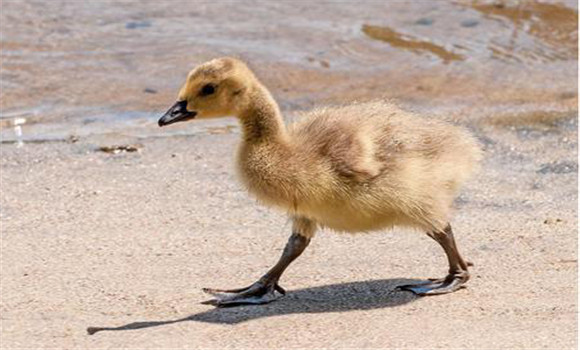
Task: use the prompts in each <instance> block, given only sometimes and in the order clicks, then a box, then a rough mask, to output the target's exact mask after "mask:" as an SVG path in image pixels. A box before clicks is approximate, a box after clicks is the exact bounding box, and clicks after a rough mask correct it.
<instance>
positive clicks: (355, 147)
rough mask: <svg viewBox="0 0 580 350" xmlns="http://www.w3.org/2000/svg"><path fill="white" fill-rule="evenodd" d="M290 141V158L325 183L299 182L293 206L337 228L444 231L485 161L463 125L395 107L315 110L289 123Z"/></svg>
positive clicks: (373, 104)
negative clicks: (468, 183) (469, 180)
mask: <svg viewBox="0 0 580 350" xmlns="http://www.w3.org/2000/svg"><path fill="white" fill-rule="evenodd" d="M289 136H290V137H289V139H290V140H291V148H292V149H293V150H294V152H292V154H294V157H293V158H292V159H289V160H288V161H289V162H291V161H294V162H297V163H301V166H302V168H303V169H309V170H310V171H309V172H310V174H308V175H309V177H310V178H311V176H312V175H313V174H311V173H312V172H316V173H317V174H316V175H317V176H316V178H317V179H318V180H316V181H312V180H310V181H306V182H301V181H299V180H300V179H299V178H298V181H297V183H299V184H300V186H301V188H302V190H301V193H302V195H299V196H298V197H297V198H295V201H296V202H295V203H293V208H288V209H290V210H294V211H295V212H296V213H297V214H300V215H304V216H307V217H311V218H312V219H314V220H316V222H318V223H319V224H321V225H323V226H328V227H330V228H333V229H335V230H338V231H347V232H358V231H371V230H376V229H381V228H384V227H388V226H393V225H405V226H413V227H417V228H420V229H425V230H440V229H443V228H444V227H445V225H446V224H447V222H448V220H449V214H450V213H449V212H450V209H451V204H452V202H453V199H454V198H455V196H456V195H457V192H458V190H459V188H460V186H461V184H462V183H464V181H465V180H466V179H467V178H469V176H470V175H471V174H472V172H473V170H474V169H475V168H476V166H477V163H478V161H479V159H480V158H481V150H480V147H479V145H478V143H477V141H476V140H475V139H474V137H473V136H471V134H470V133H469V132H468V131H467V130H465V129H464V128H462V127H459V126H455V125H452V124H450V123H447V122H443V121H440V120H434V119H428V118H423V117H419V116H416V115H414V114H412V113H409V112H406V111H403V110H401V109H399V108H398V107H396V106H395V105H393V104H390V103H388V102H368V103H357V104H352V105H349V106H343V107H333V108H323V109H318V110H314V111H312V112H309V113H307V114H305V115H303V116H302V118H301V119H300V120H299V121H298V122H297V123H295V124H292V125H290V126H289ZM307 172H308V171H307ZM305 177H306V176H305ZM305 188H306V189H305ZM304 194H306V195H304Z"/></svg>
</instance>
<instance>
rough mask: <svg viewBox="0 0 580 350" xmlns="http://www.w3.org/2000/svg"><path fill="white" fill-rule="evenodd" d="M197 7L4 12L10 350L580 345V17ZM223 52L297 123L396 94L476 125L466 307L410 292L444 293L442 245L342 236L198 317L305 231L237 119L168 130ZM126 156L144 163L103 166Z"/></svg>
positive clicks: (465, 228) (465, 245)
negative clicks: (174, 107) (270, 286)
mask: <svg viewBox="0 0 580 350" xmlns="http://www.w3.org/2000/svg"><path fill="white" fill-rule="evenodd" d="M175 3H176V2H173V1H171V2H170V1H134V0H127V1H123V2H109V1H68V0H51V1H50V2H38V1H24V0H22V1H20V0H19V1H16V0H7V1H2V3H1V4H2V8H1V10H2V11H0V24H1V26H0V29H1V34H2V35H1V36H0V41H1V44H2V50H1V51H0V58H1V60H2V65H0V83H1V89H2V93H0V138H1V139H2V143H1V146H0V147H1V148H0V150H1V152H0V169H1V172H0V180H1V196H0V244H1V257H0V260H1V261H0V267H1V271H0V288H1V290H0V321H1V327H2V329H1V336H0V341H1V347H2V348H6V349H15V348H34V349H38V348H67V349H71V348H79V349H91V348H107V349H112V348H138V349H144V348H276V349H278V348H462V349H463V348H469V349H476V348H478V349H479V348H488V349H490V348H493V349H496V348H501V349H508V348H518V349H529V348H553V349H576V347H577V345H578V344H577V325H578V319H577V310H578V305H577V295H578V294H577V292H578V290H577V271H578V261H577V242H578V236H577V224H578V222H577V195H578V192H577V189H578V187H577V186H578V180H577V179H578V178H577V176H578V160H577V159H578V158H577V157H578V148H577V147H578V144H577V139H578V133H577V127H578V124H577V119H578V118H577V115H578V107H577V106H578V87H577V79H576V78H577V76H578V71H577V63H578V62H577V51H578V34H577V21H578V10H577V6H578V5H577V3H576V2H575V1H570V0H567V1H564V2H561V1H542V2H535V1H523V2H510V1H507V2H500V3H496V2H495V1H477V2H475V1H473V2H472V1H432V2H431V1H430V2H427V1H413V2H403V1H397V2H388V6H387V5H386V4H387V2H383V1H367V2H365V3H364V6H362V5H360V4H359V3H355V2H335V3H333V4H331V5H329V4H328V3H324V2H306V1H303V2H265V1H254V0H244V1H243V2H236V5H237V6H234V5H232V3H230V2H225V1H223V2H222V1H213V2H209V1H208V2H193V1H191V2H179V4H180V6H176V5H175ZM222 55H234V56H238V57H242V58H244V59H246V60H247V61H249V63H250V65H251V66H252V67H253V68H255V71H256V73H257V74H258V76H259V77H260V78H261V79H262V80H263V82H264V83H265V84H266V85H267V86H268V87H269V88H270V89H271V90H272V92H273V94H274V96H275V97H276V98H277V100H278V101H279V103H280V105H281V108H282V110H283V112H284V114H285V115H286V116H293V115H295V114H296V112H297V111H299V110H303V109H308V108H310V107H311V106H313V105H320V104H326V103H343V102H345V101H350V100H353V99H359V100H364V99H373V98H394V99H396V100H397V101H399V103H400V104H401V105H402V106H404V107H405V108H410V109H412V110H414V111H416V112H418V113H428V114H430V115H431V116H432V117H434V118H444V119H448V120H452V121H455V122H457V123H460V124H463V125H465V126H467V127H468V128H470V129H471V130H472V131H473V132H474V133H475V134H476V135H477V137H478V138H479V139H480V140H481V142H482V144H483V145H484V147H485V160H484V162H483V164H482V169H481V171H480V172H479V173H478V175H477V176H476V177H475V178H474V179H473V181H471V182H470V183H469V184H468V186H467V187H466V188H465V189H464V191H463V192H462V194H461V196H460V197H459V198H458V199H457V201H456V209H457V210H456V212H455V216H454V219H453V221H452V224H453V227H454V230H455V232H456V238H457V241H458V244H459V247H460V250H461V251H462V253H463V255H464V256H465V257H466V258H468V259H469V260H470V261H472V262H473V263H474V264H475V266H474V267H473V268H472V279H471V280H470V281H469V283H468V286H467V288H466V289H463V290H461V291H458V292H457V293H453V294H450V295H443V296H436V297H425V298H418V297H415V296H414V295H412V294H411V293H409V292H403V291H397V290H395V287H396V286H397V285H399V284H404V283H408V282H410V281H415V280H416V281H419V280H424V279H426V278H431V277H442V276H444V275H445V273H446V269H447V263H446V259H445V256H444V254H443V252H442V251H441V248H440V247H439V246H438V245H437V244H436V243H435V242H433V241H432V240H431V239H430V238H428V237H427V236H426V235H424V234H422V233H417V232H407V231H402V230H393V231H389V232H376V233H372V234H361V235H354V236H350V235H337V234H334V233H332V232H326V231H323V232H320V233H319V234H318V235H317V236H316V237H315V238H314V239H313V241H312V243H311V245H310V246H309V247H308V249H307V250H306V252H305V253H304V254H303V256H301V257H300V258H299V259H298V260H297V261H296V262H295V263H294V264H293V265H292V266H291V267H290V268H289V270H288V271H287V272H286V274H285V275H284V276H283V279H282V281H281V284H282V286H283V287H285V288H286V289H287V290H288V291H289V292H288V295H287V296H286V297H285V298H284V299H282V300H280V301H277V302H275V303H272V304H269V305H265V306H244V307H237V308H228V309H215V308H213V307H212V306H207V305H202V304H200V302H202V301H204V300H207V299H208V298H209V296H207V295H205V294H203V293H202V291H201V288H203V287H215V288H237V287H243V286H246V285H249V284H250V283H252V282H254V281H255V280H256V279H257V278H259V277H260V276H261V275H262V274H263V273H264V272H265V271H266V270H267V269H268V268H269V267H270V266H271V265H272V264H274V263H275V261H276V260H277V259H278V256H279V255H280V254H281V251H282V248H283V247H284V244H285V242H286V240H287V237H288V236H289V234H290V224H289V222H288V220H287V218H286V217H285V215H284V214H283V213H278V212H275V211H273V210H270V209H268V208H264V207H261V206H259V205H258V204H257V203H256V202H255V201H254V200H252V199H251V198H249V197H248V196H247V194H246V193H245V192H244V191H243V190H242V188H241V187H240V186H239V185H238V183H237V181H236V179H235V177H234V171H233V166H232V164H233V154H234V150H235V147H236V144H237V142H238V139H239V129H238V128H237V127H236V126H235V125H236V122H235V120H233V119H227V120H221V121H212V122H209V121H208V122H202V121H196V122H193V123H189V124H183V125H172V126H170V127H167V128H163V129H159V128H158V127H157V125H156V119H157V117H158V116H159V114H160V113H161V112H162V111H164V110H165V109H166V108H167V107H169V105H171V104H172V103H173V102H174V99H175V95H176V93H177V89H178V87H179V86H180V84H181V83H182V82H183V79H184V77H185V74H186V73H187V71H188V70H189V69H190V68H191V67H192V66H193V65H194V64H197V63H200V62H202V61H204V60H206V59H208V58H212V57H216V56H222ZM21 118H25V119H26V123H25V125H23V126H22V131H23V140H24V145H23V146H22V147H19V146H18V144H17V143H15V141H16V139H17V138H18V135H17V134H16V133H15V130H16V129H14V123H15V122H16V120H18V119H21ZM114 145H135V146H136V147H137V148H138V151H137V152H121V153H118V154H111V153H106V152H102V151H100V150H99V148H100V147H102V146H106V147H109V146H114ZM88 327H105V328H108V330H104V331H101V332H97V333H95V334H94V335H88V334H87V328H88Z"/></svg>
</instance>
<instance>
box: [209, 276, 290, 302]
mask: <svg viewBox="0 0 580 350" xmlns="http://www.w3.org/2000/svg"><path fill="white" fill-rule="evenodd" d="M203 291H204V292H206V293H208V294H211V295H213V296H214V297H215V299H211V300H207V301H204V302H203V303H202V304H207V305H214V306H235V305H247V304H254V305H255V304H267V303H269V302H272V301H274V300H276V299H280V298H281V297H283V296H284V295H285V294H286V291H285V290H284V289H283V288H282V287H280V286H279V285H278V284H277V283H264V282H261V281H258V282H256V283H254V284H252V285H251V286H249V287H246V288H240V289H230V290H221V289H211V288H204V289H203Z"/></svg>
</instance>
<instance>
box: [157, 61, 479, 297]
mask: <svg viewBox="0 0 580 350" xmlns="http://www.w3.org/2000/svg"><path fill="white" fill-rule="evenodd" d="M223 116H235V117H237V119H238V120H239V123H240V125H241V130H242V141H241V144H240V145H239V149H238V153H237V172H238V175H239V178H240V180H241V182H242V183H243V185H244V186H245V187H246V188H247V190H248V191H249V192H250V193H251V194H252V195H253V196H255V197H256V198H257V199H258V200H259V201H260V202H262V203H264V204H266V205H269V206H273V207H277V208H279V209H281V210H284V211H286V212H287V213H288V215H289V216H290V218H291V220H292V234H291V236H290V238H289V240H288V243H287V244H286V247H285V248H284V251H283V254H282V256H281V257H280V259H279V261H278V262H277V263H276V265H274V267H272V268H271V269H270V270H269V271H268V272H267V273H266V274H265V275H264V276H263V277H262V278H260V279H259V280H258V281H257V282H255V283H254V284H252V285H250V286H249V287H246V288H240V289H231V290H220V289H209V288H206V289H204V291H205V292H206V293H208V294H211V295H212V296H213V297H214V298H215V299H212V300H209V301H207V302H205V303H207V304H212V305H216V306H231V305H239V304H264V303H269V302H271V301H274V300H276V299H278V298H280V297H281V296H283V295H284V294H285V291H284V289H283V288H282V287H280V286H279V284H278V281H279V280H280V277H281V276H282V274H283V272H284V271H285V270H286V268H287V267H288V266H289V265H290V264H291V263H292V261H294V260H295V259H296V258H297V257H298V256H300V254H302V252H303V251H304V249H305V248H306V247H307V246H308V244H309V243H310V240H311V239H312V237H313V236H314V234H315V231H316V230H317V229H318V228H323V227H326V228H329V229H332V230H334V231H337V232H347V233H356V232H367V231H375V230H380V229H387V228H392V227H394V226H405V227H412V228H415V229H419V230H421V231H422V232H426V233H427V235H429V236H430V237H431V238H433V239H434V240H435V241H436V242H437V243H439V244H440V245H441V246H442V247H443V250H444V251H445V254H446V255H447V259H448V262H449V274H448V275H447V276H446V277H445V278H442V279H437V280H430V281H429V282H424V283H420V284H413V285H403V286H399V287H398V288H400V289H403V290H407V291H411V292H413V293H415V294H417V295H433V294H444V293H450V292H454V291H456V290H458V289H460V288H462V287H463V285H464V284H465V283H466V282H467V280H468V279H469V272H468V264H469V263H467V262H466V261H465V260H464V259H463V258H462V257H461V255H460V254H459V251H458V249H457V245H456V244H455V239H454V238H453V232H452V230H451V225H450V224H449V217H450V209H451V205H452V202H453V200H454V198H455V196H456V195H457V193H458V190H459V188H460V186H461V185H462V184H463V183H464V182H465V180H466V179H467V178H468V177H469V176H470V175H471V174H472V172H473V170H474V168H476V166H477V163H478V161H479V159H480V158H481V149H480V146H479V145H478V143H477V142H476V140H475V139H474V137H473V136H471V134H470V133H468V132H467V131H466V130H464V129H463V128H461V127H458V126H454V125H451V124H449V123H446V122H443V121H438V120H432V119H424V118H422V117H419V116H416V115H414V114H412V113H409V112H406V111H403V110H401V109H399V108H397V107H396V106H395V105H393V104H391V103H388V102H367V103H356V104H352V105H348V106H342V107H332V108H323V109H317V110H314V111H311V112H309V113H306V114H305V115H303V116H302V118H300V120H299V121H298V122H296V123H294V124H292V125H289V126H285V124H284V122H283V119H282V116H281V113H280V110H279V107H278V105H277V104H276V101H275V100H274V99H273V97H272V95H271V94H270V92H269V91H268V90H267V89H266V87H264V85H262V84H261V83H260V81H259V80H258V79H257V78H256V76H255V75H254V74H253V73H252V72H251V70H250V69H249V68H248V67H247V66H246V64H244V63H243V62H242V61H240V60H238V59H234V58H229V57H225V58H219V59H214V60H212V61H209V62H206V63H204V64H202V65H200V66H198V67H196V68H195V69H193V70H192V71H191V72H190V73H189V75H188V77H187V80H186V82H185V84H184V85H183V87H182V88H181V90H180V91H179V95H178V99H177V102H176V103H175V104H174V105H173V106H172V107H171V108H170V109H169V110H168V111H167V112H166V113H165V114H164V115H163V116H162V117H161V119H159V126H165V125H169V124H173V123H176V122H184V121H189V120H192V119H194V118H215V117H223Z"/></svg>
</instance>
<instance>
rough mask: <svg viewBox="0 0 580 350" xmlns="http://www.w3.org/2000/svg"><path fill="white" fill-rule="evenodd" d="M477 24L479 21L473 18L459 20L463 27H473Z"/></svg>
mask: <svg viewBox="0 0 580 350" xmlns="http://www.w3.org/2000/svg"><path fill="white" fill-rule="evenodd" d="M478 25H479V21H478V20H476V19H473V18H470V19H465V20H463V21H461V26H462V27H464V28H473V27H477V26H478Z"/></svg>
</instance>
